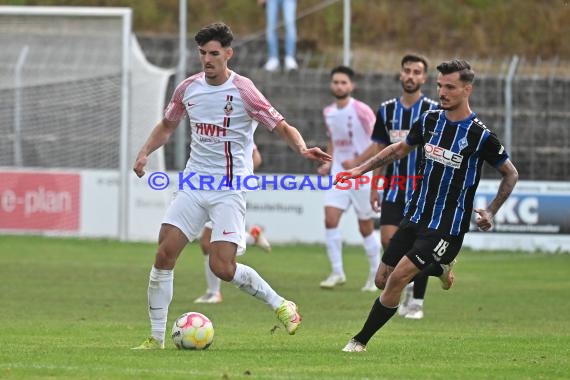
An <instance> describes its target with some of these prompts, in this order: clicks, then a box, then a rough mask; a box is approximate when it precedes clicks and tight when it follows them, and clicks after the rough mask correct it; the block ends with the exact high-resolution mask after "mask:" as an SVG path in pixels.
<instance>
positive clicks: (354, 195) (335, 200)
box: [325, 184, 378, 220]
mask: <svg viewBox="0 0 570 380" xmlns="http://www.w3.org/2000/svg"><path fill="white" fill-rule="evenodd" d="M350 205H352V206H353V207H354V212H355V213H356V216H357V217H358V220H367V219H371V218H376V217H378V215H377V214H376V212H374V210H373V209H372V206H371V205H370V184H366V185H361V186H360V187H359V189H358V190H356V189H354V188H350V189H347V190H341V189H337V188H336V186H333V187H332V188H330V189H328V190H327V191H326V192H325V207H326V206H330V207H335V208H338V209H340V210H343V211H346V210H347V209H348V208H349V207H350Z"/></svg>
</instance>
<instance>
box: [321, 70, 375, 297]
mask: <svg viewBox="0 0 570 380" xmlns="http://www.w3.org/2000/svg"><path fill="white" fill-rule="evenodd" d="M354 75H355V73H354V71H353V70H352V69H351V68H350V67H346V66H337V67H335V68H334V69H332V71H331V74H330V90H331V93H332V95H333V96H334V97H335V101H334V103H332V104H330V105H328V106H327V107H325V109H324V110H323V117H324V120H325V125H326V127H327V135H328V137H329V140H328V143H327V152H328V153H329V154H330V155H331V156H332V162H326V163H324V164H323V165H321V166H320V167H319V169H318V173H319V174H320V175H328V174H329V173H330V174H331V175H332V176H333V177H336V175H337V174H338V173H341V172H342V171H343V170H344V169H348V168H353V167H354V166H355V165H357V164H359V163H362V162H364V161H366V160H367V159H368V158H370V157H371V156H372V154H368V155H366V154H365V153H364V152H370V149H368V148H369V146H370V145H371V144H372V143H371V141H370V135H371V133H372V128H373V126H374V121H375V116H374V111H372V109H371V108H370V107H369V106H368V105H366V104H365V103H363V102H361V101H360V100H357V99H354V98H353V97H352V91H353V90H354ZM369 194H370V179H368V183H366V184H364V183H358V184H357V183H356V181H354V183H353V184H352V185H351V187H350V188H349V189H344V188H340V187H336V186H333V187H331V188H330V189H328V190H327V191H326V193H325V228H326V236H325V241H326V242H325V244H326V249H327V256H328V258H329V261H330V264H331V267H332V272H331V273H330V275H329V276H328V277H327V278H326V279H325V280H324V281H322V282H321V284H320V285H321V288H324V289H332V288H334V287H335V286H338V285H343V284H344V283H345V282H346V275H345V273H344V266H343V260H342V236H341V233H340V229H339V228H338V225H339V222H340V218H341V217H342V215H343V214H344V212H345V211H346V210H348V208H349V207H350V206H352V207H353V208H354V211H355V212H356V216H357V218H358V227H359V229H360V234H361V235H362V239H363V242H362V244H363V246H364V252H365V253H366V257H367V258H368V264H369V270H368V274H367V277H366V282H365V283H364V286H363V287H362V289H361V290H362V291H371V292H375V291H377V290H378V288H376V285H374V278H375V276H376V271H377V270H378V264H379V263H380V240H379V238H378V234H377V233H376V232H375V231H374V218H375V217H376V216H377V214H376V212H374V210H372V207H371V206H370V202H369Z"/></svg>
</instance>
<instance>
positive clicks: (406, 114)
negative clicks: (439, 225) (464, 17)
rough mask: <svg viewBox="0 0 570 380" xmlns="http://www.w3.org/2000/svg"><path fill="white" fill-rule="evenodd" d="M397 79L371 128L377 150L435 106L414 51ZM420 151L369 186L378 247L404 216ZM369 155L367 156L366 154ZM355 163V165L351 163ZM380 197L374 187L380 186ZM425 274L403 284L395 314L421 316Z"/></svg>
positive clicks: (383, 272)
mask: <svg viewBox="0 0 570 380" xmlns="http://www.w3.org/2000/svg"><path fill="white" fill-rule="evenodd" d="M400 66H401V69H400V82H401V85H402V90H403V91H402V95H401V96H400V97H398V98H393V99H390V100H387V101H385V102H382V104H381V105H380V108H379V109H378V112H377V114H376V124H375V125H374V131H373V132H372V140H373V141H374V142H375V144H374V145H373V148H375V149H376V150H375V152H374V153H377V152H379V151H381V150H382V149H384V148H385V147H386V146H388V145H390V144H395V143H397V142H400V141H402V140H405V139H406V136H407V135H408V133H409V131H410V128H411V127H412V125H413V124H414V123H415V122H416V121H417V120H418V119H419V117H420V115H421V114H422V113H424V112H425V111H428V110H433V109H437V108H438V104H437V102H436V101H434V100H431V99H429V98H427V97H426V96H424V94H423V93H422V85H423V84H424V83H425V82H426V80H427V72H428V61H427V59H426V58H425V57H423V56H421V55H418V54H406V55H404V56H403V57H402V60H401V64H400ZM421 155H422V148H421V147H420V146H418V147H417V148H416V149H415V150H413V151H411V152H410V154H408V155H407V156H406V157H403V158H402V159H401V160H396V161H394V162H392V163H391V164H390V165H387V168H386V177H385V182H384V183H382V184H380V183H378V184H377V185H378V186H374V187H372V188H371V193H370V202H371V204H372V207H373V208H374V209H375V211H380V209H381V216H380V235H381V240H382V248H384V251H386V249H387V248H388V243H389V242H390V240H391V239H392V237H393V236H394V234H395V233H396V231H397V230H398V226H399V225H400V222H401V221H402V218H403V217H404V208H405V206H406V203H407V202H408V201H409V200H410V199H411V198H412V192H413V189H414V186H415V185H416V182H415V181H416V179H417V177H416V171H417V167H418V166H419V162H420V158H421ZM369 157H370V156H369ZM355 166H356V165H355ZM381 174H383V173H381V172H380V168H376V169H374V175H373V177H377V178H381V177H378V176H380V175H381ZM382 187H383V190H381V192H382V199H381V200H380V196H379V194H378V193H379V191H378V190H377V189H378V188H380V189H381V188H382ZM393 270H394V267H393V266H387V265H386V264H385V263H381V264H380V267H379V268H378V272H379V273H378V274H377V275H378V276H381V277H384V278H388V275H389V274H390V273H391V272H392V271H393ZM427 283H428V276H425V275H423V274H421V273H420V274H418V276H416V277H415V278H414V281H413V282H411V283H410V284H408V286H406V288H405V291H404V297H403V300H402V302H401V303H400V307H399V308H398V314H399V315H401V316H403V317H405V318H408V319H422V318H423V316H424V312H423V302H424V296H425V292H426V289H427Z"/></svg>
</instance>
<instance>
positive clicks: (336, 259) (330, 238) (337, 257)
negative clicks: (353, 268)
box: [325, 228, 344, 276]
mask: <svg viewBox="0 0 570 380" xmlns="http://www.w3.org/2000/svg"><path fill="white" fill-rule="evenodd" d="M325 238H326V245H327V255H328V257H329V261H330V263H331V267H332V271H333V273H336V274H341V275H343V276H344V268H343V265H342V236H341V234H340V231H339V229H338V228H327V229H326V233H325Z"/></svg>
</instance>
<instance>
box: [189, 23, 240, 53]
mask: <svg viewBox="0 0 570 380" xmlns="http://www.w3.org/2000/svg"><path fill="white" fill-rule="evenodd" d="M233 40H234V35H233V33H232V30H231V29H230V27H229V26H227V25H226V24H224V23H222V22H216V23H213V24H210V25H206V26H205V27H203V28H202V29H200V30H199V31H198V33H196V35H195V36H194V41H196V43H197V44H198V46H204V45H206V44H207V43H208V42H210V41H218V42H219V43H220V45H222V47H230V46H231V44H232V41H233Z"/></svg>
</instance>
